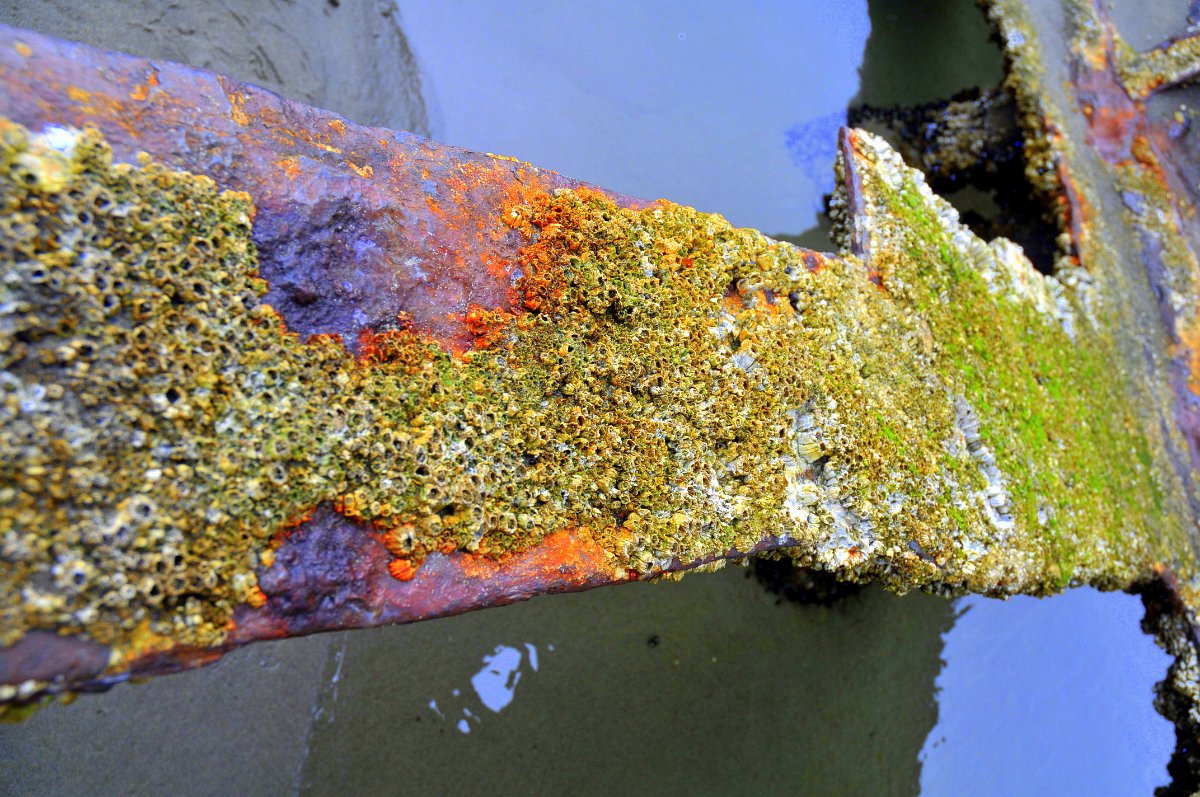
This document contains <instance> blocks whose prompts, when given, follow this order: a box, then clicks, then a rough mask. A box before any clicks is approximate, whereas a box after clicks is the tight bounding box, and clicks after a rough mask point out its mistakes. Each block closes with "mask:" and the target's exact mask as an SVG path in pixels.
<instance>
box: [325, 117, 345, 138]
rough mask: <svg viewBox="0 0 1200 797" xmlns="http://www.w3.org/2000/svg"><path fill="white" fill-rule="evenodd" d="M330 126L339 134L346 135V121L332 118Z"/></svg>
mask: <svg viewBox="0 0 1200 797" xmlns="http://www.w3.org/2000/svg"><path fill="white" fill-rule="evenodd" d="M329 127H330V129H332V130H333V131H335V132H336V133H337V134H338V135H339V136H344V135H346V123H345V122H343V121H342V120H341V119H330V120H329Z"/></svg>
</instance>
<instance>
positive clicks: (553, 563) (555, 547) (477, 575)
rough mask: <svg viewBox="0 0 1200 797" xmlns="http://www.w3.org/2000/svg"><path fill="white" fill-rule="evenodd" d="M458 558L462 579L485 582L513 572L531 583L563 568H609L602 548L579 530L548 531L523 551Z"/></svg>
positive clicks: (548, 579) (603, 570) (549, 577)
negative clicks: (493, 555) (549, 532)
mask: <svg viewBox="0 0 1200 797" xmlns="http://www.w3.org/2000/svg"><path fill="white" fill-rule="evenodd" d="M458 561H459V563H460V564H459V568H460V570H461V572H462V574H463V576H464V577H465V578H470V579H482V580H485V581H489V580H492V579H495V578H500V577H503V576H504V575H506V574H512V573H513V572H514V571H516V572H520V573H521V575H522V576H523V577H525V578H528V579H530V580H531V581H532V582H533V583H539V582H540V583H547V582H551V581H553V580H555V577H556V576H559V575H561V574H562V573H563V572H564V571H566V570H574V571H580V572H584V573H607V572H608V571H609V569H610V568H608V566H607V556H606V554H605V552H604V549H603V548H601V547H600V545H599V544H598V543H596V541H595V540H593V539H592V538H591V536H590V535H588V534H586V532H585V531H584V530H581V529H579V530H563V531H556V532H554V533H553V534H548V535H546V536H545V537H543V538H542V540H541V541H540V542H539V543H538V544H537V545H535V546H533V547H532V548H527V549H525V550H524V551H519V552H516V553H509V554H505V555H503V556H499V557H495V558H490V557H487V556H481V555H478V554H466V555H463V556H462V558H461V559H459V560H458Z"/></svg>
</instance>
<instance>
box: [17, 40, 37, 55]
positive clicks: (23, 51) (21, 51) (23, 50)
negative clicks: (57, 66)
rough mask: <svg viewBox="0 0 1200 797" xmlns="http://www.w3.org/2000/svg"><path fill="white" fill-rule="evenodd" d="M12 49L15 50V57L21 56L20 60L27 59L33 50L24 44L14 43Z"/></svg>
mask: <svg viewBox="0 0 1200 797" xmlns="http://www.w3.org/2000/svg"><path fill="white" fill-rule="evenodd" d="M13 49H14V50H16V51H17V55H19V56H21V57H22V58H28V57H29V56H31V55H33V48H32V47H30V46H29V45H28V44H26V43H25V42H14V43H13Z"/></svg>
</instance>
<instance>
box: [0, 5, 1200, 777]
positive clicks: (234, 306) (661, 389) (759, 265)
mask: <svg viewBox="0 0 1200 797" xmlns="http://www.w3.org/2000/svg"><path fill="white" fill-rule="evenodd" d="M989 14H990V15H991V18H992V21H993V23H994V25H995V27H996V29H997V31H998V33H999V35H1000V36H1001V38H1002V39H1003V42H1004V46H1005V50H1006V54H1007V57H1008V62H1009V77H1008V80H1007V82H1006V85H1005V86H1004V87H1003V90H1002V92H1000V93H998V94H989V95H985V97H984V98H983V100H984V104H983V105H980V104H979V103H978V102H976V103H975V104H971V103H969V102H968V103H966V104H964V105H962V106H961V107H959V109H958V110H959V111H960V112H956V113H955V114H952V115H950V124H947V125H945V126H943V128H942V129H941V131H940V133H939V135H938V136H936V137H935V138H934V139H933V140H934V141H935V142H936V147H935V148H934V149H936V151H937V152H938V153H939V154H938V158H937V163H941V164H945V168H946V169H947V170H958V171H970V170H984V171H986V170H988V169H990V168H992V167H991V166H989V165H988V163H992V162H993V161H995V160H996V159H997V158H999V157H1001V156H998V155H997V154H996V153H997V152H998V151H1000V150H1003V149H1004V148H1005V145H1004V143H1003V142H1004V141H1005V140H1007V139H1006V138H1005V136H1006V135H1009V134H1007V133H999V134H997V135H996V136H994V137H989V138H987V139H986V140H985V143H987V144H988V146H974V147H973V146H972V143H974V144H979V142H980V141H981V139H971V140H965V141H964V145H963V146H962V147H956V146H955V145H954V144H955V140H956V137H967V138H969V137H970V129H971V126H970V125H962V124H959V126H958V127H955V124H954V123H956V122H962V121H963V119H967V120H970V119H974V118H983V117H987V116H989V115H990V116H995V115H996V114H1000V115H1002V116H1005V115H1006V116H1007V117H1008V118H1011V119H1014V120H1015V121H1016V123H1017V125H1018V126H1019V131H1020V135H1019V143H1020V144H1021V145H1022V146H1021V153H1022V157H1023V159H1024V161H1023V165H1024V171H1025V173H1026V177H1027V180H1028V183H1029V185H1030V186H1032V190H1034V191H1035V192H1037V193H1038V194H1039V195H1040V197H1041V199H1042V201H1043V202H1044V203H1045V207H1046V208H1048V209H1049V216H1050V223H1051V224H1052V225H1053V227H1054V229H1055V231H1056V233H1057V238H1056V240H1055V241H1054V242H1053V245H1052V246H1051V249H1052V250H1053V252H1054V254H1055V263H1054V266H1053V269H1052V271H1053V273H1051V274H1043V273H1041V272H1039V271H1038V270H1037V269H1036V268H1034V266H1033V265H1032V264H1031V263H1030V261H1029V260H1028V258H1027V257H1026V256H1025V254H1024V252H1023V251H1022V249H1021V248H1020V247H1019V246H1016V245H1015V244H1013V243H1011V242H1009V241H1008V240H1005V239H1003V238H996V239H994V240H992V241H986V240H983V239H981V238H979V237H978V236H976V235H975V234H974V233H973V232H972V231H971V230H970V229H968V227H967V226H966V225H964V224H963V223H961V221H960V219H959V216H958V213H957V211H955V210H954V208H953V207H951V206H950V204H949V203H947V202H946V201H944V200H942V199H941V198H939V197H938V196H936V195H935V194H934V193H933V191H932V190H930V188H929V186H928V185H927V184H926V180H925V177H924V176H923V175H922V173H921V172H919V171H917V170H915V169H913V168H910V167H909V166H907V165H905V163H904V161H903V160H902V159H901V158H900V156H899V155H898V154H897V153H896V152H895V151H894V150H893V149H892V148H891V147H890V146H889V145H888V144H886V143H885V142H884V141H883V140H882V139H880V138H878V137H876V136H874V135H871V134H869V133H866V132H864V131H861V130H855V129H846V130H843V131H842V133H841V136H840V140H839V154H838V160H837V164H836V168H837V175H838V188H837V193H836V195H835V197H834V199H833V207H832V213H833V216H834V221H835V226H836V232H837V236H838V240H839V242H840V245H841V249H840V251H839V252H838V253H837V254H836V255H835V254H825V253H819V252H813V251H808V250H804V249H800V248H797V247H794V246H791V245H789V244H786V243H782V242H778V241H774V240H772V239H770V238H767V237H765V236H763V235H760V234H758V233H756V232H754V231H750V230H742V229H735V228H733V227H731V226H730V225H729V224H728V223H727V222H725V221H724V220H723V219H722V218H721V217H719V216H715V215H708V214H703V213H698V212H696V211H694V210H692V209H690V208H685V207H681V206H678V205H674V204H672V203H670V202H667V201H663V200H660V201H657V202H652V203H650V202H644V201H640V200H635V199H632V198H629V197H625V196H620V195H616V194H613V193H611V192H606V191H604V190H602V189H599V188H595V187H592V186H588V185H585V184H582V183H579V182H577V181H573V180H570V179H568V178H565V177H562V176H560V175H557V174H554V173H552V172H548V171H545V170H541V169H538V168H536V167H534V166H532V165H530V164H527V163H521V162H517V161H515V160H512V159H509V158H504V157H500V156H494V155H484V154H479V153H472V152H466V151H463V150H459V149H456V148H453V147H446V146H442V145H438V144H435V143H433V142H430V141H427V140H425V139H423V138H420V137H418V136H414V135H411V134H407V133H397V132H393V131H388V130H383V129H377V128H368V127H362V126H358V125H355V124H352V123H351V122H348V121H346V120H344V119H342V118H340V117H338V116H336V115H334V114H331V113H328V112H324V111H320V110H317V109H314V108H310V107H307V106H303V105H300V104H298V103H295V102H291V101H288V100H285V99H282V98H280V97H278V96H276V95H274V94H272V93H270V92H268V91H265V90H262V89H258V88H255V87H253V86H249V85H244V84H240V83H237V82H234V81H231V80H228V79H226V78H223V77H220V76H218V75H214V74H210V73H206V72H202V71H198V70H194V69H190V68H187V67H182V66H179V65H175V64H169V63H159V62H151V61H146V60H143V59H138V58H134V57H131V56H125V55H120V54H115V53H105V52H100V51H97V50H94V49H91V48H88V47H85V46H82V45H76V44H69V43H65V42H62V41H57V40H53V39H50V38H47V37H43V36H40V35H37V34H34V33H30V32H27V31H20V30H14V29H0V116H3V117H4V121H3V123H2V124H0V202H3V210H2V211H0V215H2V218H0V224H3V232H2V234H0V247H2V248H3V266H2V272H0V273H2V276H3V279H2V281H0V367H2V371H3V373H2V374H0V379H2V380H3V384H2V386H0V387H2V390H3V393H2V395H3V399H4V400H3V402H0V446H3V450H4V457H3V461H2V462H0V701H2V702H7V703H10V704H13V705H22V704H28V703H31V702H33V701H35V700H37V699H38V698H40V697H42V696H45V695H48V694H54V693H60V692H67V691H86V690H89V689H99V688H105V687H107V686H109V685H111V684H113V683H115V682H118V681H121V680H124V679H126V678H128V677H130V676H143V675H149V674H155V673H162V672H169V671H172V670H175V669H180V668H186V667H191V666H196V665H199V664H203V663H206V662H210V661H213V660H215V659H216V658H218V657H219V656H220V655H222V654H223V653H224V652H226V651H228V650H230V649H231V648H234V647H237V646H240V645H243V644H246V643H249V642H252V641H255V640H260V639H270V638H278V637H282V636H293V635H300V634H307V633H313V632H318V631H323V630H329V629H334V628H351V627H363V626H372V625H379V624H384V623H397V622H410V621H415V620H421V619H427V618H432V617H439V616H445V615H450V614H454V613H458V612H463V611H468V610H472V609H477V608H483V607H487V606H494V605H500V604H504V603H509V602H512V601H515V600H521V599H525V598H528V597H531V596H534V595H538V594H545V593H552V592H562V591H571V590H580V589H587V588H591V587H595V586H601V585H604V584H613V583H620V582H623V581H629V580H633V579H641V578H652V577H659V576H662V575H664V574H671V573H678V572H682V571H686V570H692V569H697V568H706V567H713V566H717V565H719V564H721V563H722V562H724V561H725V560H727V559H730V558H738V557H745V556H749V555H752V554H771V555H784V556H788V557H791V558H792V559H794V560H795V561H796V562H798V563H799V564H801V565H803V566H806V567H811V568H815V569H819V570H822V571H826V572H828V573H832V574H834V575H836V576H837V577H838V578H840V579H844V580H848V581H868V580H873V581H877V582H880V583H882V584H884V585H885V586H887V587H888V588H890V589H893V590H896V591H905V590H909V589H926V590H932V591H937V592H942V593H945V594H955V593H962V592H967V591H970V592H977V593H982V594H988V595H995V596H1007V595H1013V594H1018V593H1025V594H1037V595H1044V594H1049V593H1053V592H1056V591H1059V590H1062V589H1064V588H1067V587H1069V586H1074V585H1081V584H1092V585H1095V586H1099V587H1101V588H1105V589H1125V590H1131V591H1138V592H1142V593H1143V594H1144V595H1145V597H1146V602H1147V606H1148V608H1149V613H1148V619H1147V625H1148V629H1149V630H1150V631H1152V632H1153V633H1155V634H1156V635H1157V636H1158V638H1159V640H1160V642H1161V643H1162V644H1163V645H1165V646H1166V647H1167V648H1168V649H1169V650H1170V651H1171V653H1172V654H1173V655H1174V656H1175V658H1176V664H1175V665H1174V667H1173V669H1172V672H1171V673H1170V675H1169V677H1168V679H1167V681H1165V682H1164V684H1163V685H1162V686H1161V687H1160V691H1161V694H1160V708H1161V709H1162V710H1163V711H1164V713H1165V714H1167V715H1168V716H1169V717H1171V718H1172V719H1173V720H1174V721H1175V722H1176V724H1177V727H1178V728H1179V734H1180V740H1181V744H1180V750H1179V752H1178V753H1177V756H1176V759H1175V761H1174V762H1173V763H1172V774H1173V775H1174V776H1175V777H1176V779H1177V784H1181V786H1180V787H1181V788H1182V784H1185V783H1186V782H1188V781H1187V778H1188V777H1192V776H1193V775H1189V773H1194V771H1195V767H1196V762H1195V760H1194V759H1193V758H1192V757H1191V756H1192V755H1193V754H1192V753H1191V752H1190V751H1191V750H1192V749H1194V743H1193V744H1189V743H1188V740H1189V739H1193V740H1194V739H1195V738H1196V733H1197V730H1198V729H1200V719H1198V717H1200V714H1197V711H1198V710H1200V709H1198V708H1197V701H1196V689H1197V672H1198V665H1197V647H1196V625H1195V610H1196V607H1197V605H1198V601H1200V598H1198V595H1200V593H1198V591H1197V590H1198V589H1200V581H1197V576H1198V575H1200V571H1198V570H1197V555H1198V553H1200V552H1198V550H1197V539H1198V538H1197V531H1196V524H1197V521H1198V519H1200V514H1198V511H1197V510H1198V508H1200V494H1198V493H1197V485H1196V484H1195V478H1196V472H1197V471H1196V466H1197V464H1198V463H1200V414H1198V413H1200V384H1198V383H1197V379H1198V378H1200V370H1198V367H1200V366H1198V363H1200V353H1198V351H1197V348H1196V346H1197V341H1198V340H1200V338H1198V332H1197V313H1196V303H1197V297H1200V290H1198V285H1197V279H1198V278H1200V265H1198V261H1197V258H1196V251H1195V247H1196V245H1197V242H1200V235H1197V230H1196V229H1195V228H1196V224H1197V221H1196V213H1195V202H1196V199H1197V197H1196V193H1197V189H1196V185H1197V180H1196V177H1197V175H1196V174H1195V170H1196V163H1197V162H1198V161H1197V160H1196V159H1195V158H1194V157H1192V154H1193V153H1192V152H1191V151H1190V149H1189V146H1190V145H1189V143H1188V139H1187V137H1186V135H1185V130H1186V128H1185V127H1184V128H1182V129H1181V126H1183V125H1184V124H1185V122H1186V120H1184V119H1182V118H1181V117H1180V116H1179V114H1178V112H1177V111H1175V110H1174V107H1171V108H1167V107H1166V106H1165V105H1162V104H1156V97H1159V96H1162V95H1163V92H1165V91H1167V90H1168V89H1169V87H1171V86H1173V85H1175V84H1178V83H1180V82H1181V81H1184V80H1187V79H1190V78H1191V77H1192V76H1194V74H1195V70H1196V64H1197V63H1198V61H1197V59H1196V57H1195V55H1196V54H1195V49H1196V44H1195V42H1196V40H1195V39H1194V38H1182V39H1180V40H1178V41H1172V42H1169V43H1167V44H1165V45H1164V46H1163V47H1162V48H1160V49H1159V50H1156V51H1154V52H1151V53H1144V54H1136V53H1132V52H1131V51H1130V50H1129V48H1128V47H1127V46H1126V45H1124V44H1123V43H1122V41H1121V40H1120V37H1119V36H1118V35H1117V34H1116V32H1115V30H1114V28H1113V26H1112V24H1111V23H1110V22H1109V21H1108V20H1107V18H1106V17H1105V16H1104V14H1103V13H1102V12H1101V10H1099V9H1098V7H1096V6H1093V5H1090V4H1088V3H1086V2H1082V0H1079V1H1075V0H1072V2H1066V3H1063V4H1057V3H1024V2H1019V1H1018V0H997V2H993V3H991V4H990V5H989ZM1050 30H1064V31H1067V34H1066V36H1065V37H1064V38H1062V39H1054V40H1049V39H1047V34H1046V33H1045V32H1046V31H1050ZM997 98H999V99H997ZM1168 104H1169V103H1168ZM1176 105H1177V104H1176ZM997 109H998V110H997ZM142 153H145V154H142ZM1002 157H1004V158H1008V159H1009V160H1011V159H1012V156H1011V153H1009V154H1007V155H1003V156H1002ZM984 159H986V160H987V161H988V163H982V160H984ZM959 161H961V162H959ZM925 165H926V166H927V167H928V166H929V164H925ZM935 176H936V177H939V178H940V177H943V176H944V175H943V174H937V175H935Z"/></svg>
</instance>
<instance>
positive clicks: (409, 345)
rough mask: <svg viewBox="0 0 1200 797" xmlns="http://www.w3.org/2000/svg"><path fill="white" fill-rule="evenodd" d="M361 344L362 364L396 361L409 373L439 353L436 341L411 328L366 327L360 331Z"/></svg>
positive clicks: (418, 368)
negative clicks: (376, 330)
mask: <svg viewBox="0 0 1200 797" xmlns="http://www.w3.org/2000/svg"><path fill="white" fill-rule="evenodd" d="M358 343H359V347H360V348H359V353H358V361H359V362H360V363H362V364H363V365H367V366H372V365H383V364H384V363H389V364H396V365H398V366H399V367H401V368H402V369H404V371H405V372H406V373H408V374H414V373H416V372H417V371H418V370H420V369H421V367H422V366H424V364H425V363H427V362H429V361H431V360H433V359H434V357H436V356H437V355H436V351H437V343H436V342H435V341H433V340H432V339H431V338H429V337H428V336H427V335H423V334H421V333H419V332H414V331H412V330H410V329H388V330H384V331H383V332H374V331H372V330H369V329H364V330H363V331H362V332H360V333H358Z"/></svg>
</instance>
